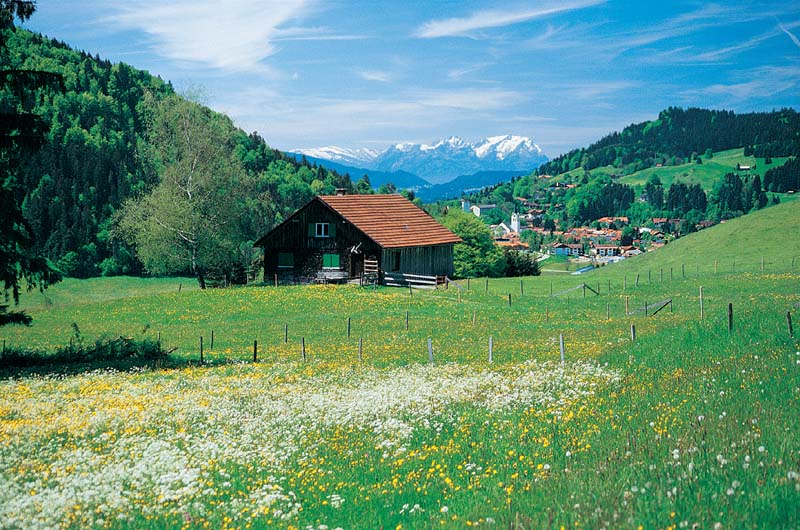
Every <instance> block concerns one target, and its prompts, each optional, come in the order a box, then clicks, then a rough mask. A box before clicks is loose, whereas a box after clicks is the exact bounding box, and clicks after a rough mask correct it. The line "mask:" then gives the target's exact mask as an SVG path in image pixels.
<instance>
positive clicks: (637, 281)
mask: <svg viewBox="0 0 800 530" xmlns="http://www.w3.org/2000/svg"><path fill="white" fill-rule="evenodd" d="M636 287H639V273H638V272H637V273H636Z"/></svg>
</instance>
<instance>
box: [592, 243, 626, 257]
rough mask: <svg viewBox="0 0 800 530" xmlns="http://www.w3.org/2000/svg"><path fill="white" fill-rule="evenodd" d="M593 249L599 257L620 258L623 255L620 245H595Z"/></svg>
mask: <svg viewBox="0 0 800 530" xmlns="http://www.w3.org/2000/svg"><path fill="white" fill-rule="evenodd" d="M592 249H593V251H594V253H595V254H596V255H597V256H598V257H605V256H619V255H621V254H622V251H621V248H620V247H619V246H618V245H594V247H592Z"/></svg>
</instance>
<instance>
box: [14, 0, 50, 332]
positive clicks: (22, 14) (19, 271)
mask: <svg viewBox="0 0 800 530" xmlns="http://www.w3.org/2000/svg"><path fill="white" fill-rule="evenodd" d="M35 8H36V6H35V3H34V2H31V1H22V0H0V62H1V63H2V64H8V61H7V55H8V50H7V39H8V38H9V36H10V33H11V32H13V31H14V20H15V18H18V19H19V20H25V19H27V18H28V17H30V16H31V14H33V12H34V10H35ZM59 86H60V78H59V77H58V76H55V75H53V74H50V73H48V72H40V71H32V70H16V69H8V68H4V69H2V70H0V211H2V212H3V223H2V225H1V226H0V280H2V282H3V288H4V291H5V296H6V300H8V298H9V292H10V293H11V296H12V297H13V300H14V303H15V304H17V303H19V291H20V285H21V284H22V283H25V284H27V286H28V288H29V289H30V288H32V287H35V286H38V287H40V288H45V287H47V285H49V284H51V283H53V282H55V281H57V280H58V275H57V273H56V272H55V271H54V270H53V268H52V267H51V266H50V264H49V263H48V262H47V260H45V259H44V258H42V257H41V256H38V255H36V254H34V253H32V252H31V250H30V248H31V246H32V244H33V239H32V237H31V230H30V226H29V225H28V223H27V222H26V221H25V219H24V217H23V215H22V197H23V195H24V193H23V191H22V188H21V182H20V178H19V175H18V170H19V167H20V164H21V163H22V161H23V160H24V159H25V157H27V156H30V154H31V153H33V152H35V151H36V150H37V149H39V147H40V146H41V145H42V143H43V141H44V135H45V133H46V131H47V124H46V123H44V120H42V119H41V117H40V116H38V115H36V114H34V113H33V112H31V111H30V108H31V107H32V106H33V103H32V101H35V98H36V95H37V92H38V91H39V90H41V89H47V88H52V87H59ZM6 323H23V324H24V323H30V319H29V318H28V317H27V316H25V315H23V314H21V313H6V306H0V325H2V324H6Z"/></svg>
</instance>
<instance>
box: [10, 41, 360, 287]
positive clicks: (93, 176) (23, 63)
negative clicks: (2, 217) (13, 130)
mask: <svg viewBox="0 0 800 530" xmlns="http://www.w3.org/2000/svg"><path fill="white" fill-rule="evenodd" d="M7 46H8V50H9V54H8V56H9V61H10V63H11V64H10V65H9V66H10V68H12V69H15V70H26V71H46V72H52V73H56V74H59V75H60V76H61V79H62V80H63V90H60V91H45V90H40V91H37V92H35V93H33V94H30V95H28V97H29V98H31V99H33V101H32V102H31V103H32V104H31V107H32V112H33V113H34V114H36V115H38V116H40V117H41V120H42V122H43V123H44V124H46V125H47V129H48V130H47V133H46V135H45V139H44V143H43V145H42V146H41V148H40V149H39V150H38V152H36V153H34V154H32V155H31V156H27V157H25V159H24V160H23V162H22V164H21V166H20V167H19V168H18V171H17V179H18V183H19V193H20V194H21V197H18V200H19V201H20V202H22V204H23V212H24V216H25V218H26V219H27V221H28V223H29V224H30V230H31V236H32V239H33V241H34V244H33V248H32V251H33V252H35V253H41V254H42V255H44V256H46V257H47V258H49V259H50V260H52V261H53V262H54V263H55V264H56V265H57V267H58V268H59V269H60V270H61V271H62V272H64V273H65V274H67V275H69V276H75V277H88V276H95V275H101V274H102V275H115V274H139V273H141V272H142V270H143V269H142V263H141V261H140V260H139V259H137V258H136V256H135V253H134V250H133V248H132V247H131V245H130V244H129V243H128V242H126V241H125V240H124V239H122V238H120V237H115V234H114V230H113V229H112V228H113V226H112V225H113V220H114V217H115V214H117V212H118V211H119V210H120V208H121V206H122V204H123V203H124V201H125V200H126V199H128V198H131V197H136V196H140V195H142V194H144V193H146V192H148V191H150V190H151V189H152V188H153V187H154V186H155V185H156V184H157V183H158V179H159V171H160V170H161V165H162V161H161V160H160V159H159V154H158V152H157V150H155V149H154V148H153V146H152V142H151V138H149V137H148V133H147V130H148V123H150V122H152V120H153V119H154V118H153V108H154V102H158V101H160V100H163V99H165V98H170V97H176V96H175V90H174V89H173V87H172V86H171V84H170V83H168V82H164V81H163V80H161V79H160V78H158V77H154V76H152V75H150V74H149V73H148V72H146V71H142V70H137V69H135V68H132V67H130V66H128V65H126V64H125V63H117V64H112V63H110V62H109V61H106V60H104V59H102V58H100V57H99V56H91V55H90V54H87V53H84V52H79V51H75V50H73V49H71V48H70V47H69V46H67V45H66V44H64V43H62V42H59V41H56V40H53V39H48V38H46V37H43V36H41V35H37V34H33V33H31V32H28V31H25V30H22V29H19V28H18V29H16V31H14V32H10V33H9V38H8V42H7ZM146 95H149V96H150V99H149V101H150V103H149V104H148V98H146V97H145V96H146ZM204 119H206V120H208V121H209V122H215V123H217V124H220V126H221V127H223V128H224V130H225V136H226V140H227V142H228V143H229V145H230V149H231V151H232V152H233V153H234V154H235V157H236V159H237V160H238V165H239V169H240V170H241V175H238V177H237V178H238V179H239V184H240V188H239V189H240V190H242V191H246V193H244V194H243V195H244V196H246V197H247V200H246V201H245V204H244V208H243V212H242V220H241V237H242V239H241V241H240V242H239V243H240V245H239V246H241V247H242V248H243V249H246V248H249V246H248V243H251V242H252V241H255V239H257V238H258V237H260V235H263V233H264V232H265V231H266V230H268V229H269V228H271V227H272V226H273V225H274V224H276V223H279V222H281V221H282V219H284V218H285V216H286V215H288V214H289V213H291V212H293V211H294V210H295V209H296V208H298V207H299V206H301V205H302V204H304V203H305V202H307V201H308V200H310V198H311V197H313V195H314V194H316V193H332V192H333V191H334V189H335V188H346V189H349V190H353V184H352V183H351V182H350V178H349V176H346V175H339V174H338V173H336V172H333V171H329V170H327V169H325V168H322V167H316V166H313V165H310V164H308V163H306V162H304V161H296V160H295V159H294V158H293V157H289V156H286V155H284V154H283V153H282V152H280V151H278V150H276V149H272V148H270V147H269V146H268V145H267V144H266V142H265V141H264V139H263V138H262V137H261V136H260V135H259V134H257V133H250V134H247V133H245V132H244V131H242V130H241V129H238V128H236V127H235V126H234V125H233V124H232V123H231V122H230V120H229V119H228V118H227V117H226V116H223V115H220V114H218V113H214V112H210V113H207V114H206V115H205V118H204ZM253 257H254V256H252V255H249V254H247V253H246V252H245V253H244V254H243V255H242V260H241V264H242V265H243V266H245V267H246V266H249V265H250V261H251V260H252V259H253Z"/></svg>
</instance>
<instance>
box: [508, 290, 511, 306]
mask: <svg viewBox="0 0 800 530" xmlns="http://www.w3.org/2000/svg"><path fill="white" fill-rule="evenodd" d="M508 307H511V293H508Z"/></svg>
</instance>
